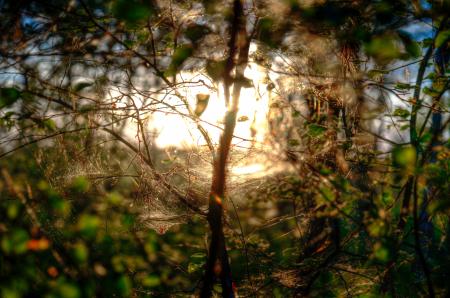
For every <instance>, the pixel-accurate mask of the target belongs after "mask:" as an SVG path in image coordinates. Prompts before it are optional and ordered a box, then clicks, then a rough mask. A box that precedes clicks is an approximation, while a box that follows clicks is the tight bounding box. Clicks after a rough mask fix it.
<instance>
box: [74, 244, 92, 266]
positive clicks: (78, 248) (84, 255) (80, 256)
mask: <svg viewBox="0 0 450 298" xmlns="http://www.w3.org/2000/svg"><path fill="white" fill-rule="evenodd" d="M72 255H73V257H74V258H75V260H76V261H77V262H78V263H85V262H86V261H87V260H88V257H89V250H88V248H87V247H86V245H85V244H84V243H83V242H81V241H79V242H77V243H75V245H74V246H73V248H72Z"/></svg>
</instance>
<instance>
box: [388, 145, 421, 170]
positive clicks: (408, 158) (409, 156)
mask: <svg viewBox="0 0 450 298" xmlns="http://www.w3.org/2000/svg"><path fill="white" fill-rule="evenodd" d="M392 153H393V156H394V165H396V166H399V167H402V168H405V167H410V166H414V164H415V162H416V155H417V153H416V149H415V148H414V147H413V146H405V147H396V148H395V149H394V150H393V151H392Z"/></svg>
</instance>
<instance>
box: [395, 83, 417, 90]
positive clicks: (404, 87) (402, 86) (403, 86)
mask: <svg viewBox="0 0 450 298" xmlns="http://www.w3.org/2000/svg"><path fill="white" fill-rule="evenodd" d="M394 88H395V89H399V90H408V89H412V88H414V86H412V85H410V84H406V83H400V82H398V83H397V84H395V87H394Z"/></svg>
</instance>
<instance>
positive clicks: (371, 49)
mask: <svg viewBox="0 0 450 298" xmlns="http://www.w3.org/2000/svg"><path fill="white" fill-rule="evenodd" d="M396 43H397V41H396V39H395V37H394V36H391V35H381V36H375V37H373V38H372V40H370V41H369V42H367V43H365V45H364V49H365V51H366V53H367V55H369V56H372V57H374V58H375V60H377V61H378V62H379V63H381V64H386V63H389V62H390V61H392V60H393V59H396V58H399V57H400V55H401V53H400V50H399V48H398V46H397V44H396Z"/></svg>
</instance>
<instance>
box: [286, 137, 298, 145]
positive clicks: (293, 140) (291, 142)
mask: <svg viewBox="0 0 450 298" xmlns="http://www.w3.org/2000/svg"><path fill="white" fill-rule="evenodd" d="M288 144H289V146H298V145H300V142H299V141H298V140H297V139H290V140H289V141H288Z"/></svg>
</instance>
